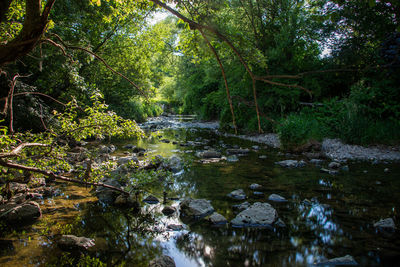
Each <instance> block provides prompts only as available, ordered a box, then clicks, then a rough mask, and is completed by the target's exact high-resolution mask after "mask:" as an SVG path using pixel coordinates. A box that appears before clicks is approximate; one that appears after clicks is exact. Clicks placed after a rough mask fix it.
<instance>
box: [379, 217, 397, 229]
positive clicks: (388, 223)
mask: <svg viewBox="0 0 400 267" xmlns="http://www.w3.org/2000/svg"><path fill="white" fill-rule="evenodd" d="M374 227H375V228H377V229H378V230H384V231H387V230H389V231H395V230H396V225H395V223H394V221H393V219H392V218H386V219H383V220H380V221H378V222H376V223H374Z"/></svg>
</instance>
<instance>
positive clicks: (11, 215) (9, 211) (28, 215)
mask: <svg viewBox="0 0 400 267" xmlns="http://www.w3.org/2000/svg"><path fill="white" fill-rule="evenodd" d="M41 215H42V211H41V210H40V207H39V204H38V203H36V202H34V201H29V202H24V203H22V204H17V203H12V202H11V203H10V202H9V203H6V204H3V205H0V219H1V220H4V221H5V222H6V223H8V224H20V223H21V224H25V223H32V222H34V221H35V220H36V219H38V218H40V216H41Z"/></svg>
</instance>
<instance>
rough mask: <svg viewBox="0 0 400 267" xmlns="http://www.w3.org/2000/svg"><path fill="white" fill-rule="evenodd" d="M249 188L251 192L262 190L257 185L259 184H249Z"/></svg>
mask: <svg viewBox="0 0 400 267" xmlns="http://www.w3.org/2000/svg"><path fill="white" fill-rule="evenodd" d="M249 188H250V189H251V190H260V189H262V185H259V184H251V185H250V186H249Z"/></svg>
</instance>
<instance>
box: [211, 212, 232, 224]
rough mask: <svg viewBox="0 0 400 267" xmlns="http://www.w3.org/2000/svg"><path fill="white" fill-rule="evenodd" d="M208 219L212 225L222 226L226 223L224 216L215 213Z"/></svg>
mask: <svg viewBox="0 0 400 267" xmlns="http://www.w3.org/2000/svg"><path fill="white" fill-rule="evenodd" d="M208 219H209V221H210V222H211V223H212V224H214V225H224V224H227V223H228V221H227V220H226V218H225V217H224V216H222V215H221V214H219V213H216V212H214V213H213V214H212V215H211V216H210V218H208Z"/></svg>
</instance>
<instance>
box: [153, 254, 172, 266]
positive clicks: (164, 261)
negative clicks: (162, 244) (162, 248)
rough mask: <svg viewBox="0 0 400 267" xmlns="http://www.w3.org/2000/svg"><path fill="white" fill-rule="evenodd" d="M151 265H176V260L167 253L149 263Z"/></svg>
mask: <svg viewBox="0 0 400 267" xmlns="http://www.w3.org/2000/svg"><path fill="white" fill-rule="evenodd" d="M149 267H175V262H174V260H173V259H172V258H171V257H170V256H167V255H163V256H161V257H160V258H157V259H154V260H152V261H151V262H150V263H149Z"/></svg>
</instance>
